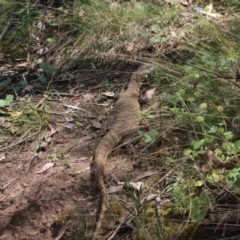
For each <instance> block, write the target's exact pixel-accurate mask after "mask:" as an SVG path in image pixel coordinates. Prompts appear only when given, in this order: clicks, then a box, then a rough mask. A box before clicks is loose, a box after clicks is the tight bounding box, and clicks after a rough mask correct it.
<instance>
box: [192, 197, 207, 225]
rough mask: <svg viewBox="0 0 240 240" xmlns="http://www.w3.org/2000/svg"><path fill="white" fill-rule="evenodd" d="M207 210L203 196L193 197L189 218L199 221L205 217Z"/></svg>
mask: <svg viewBox="0 0 240 240" xmlns="http://www.w3.org/2000/svg"><path fill="white" fill-rule="evenodd" d="M207 210H208V205H207V201H206V200H205V199H203V198H198V197H196V198H194V199H193V200H192V205H191V219H192V221H193V222H199V221H201V220H203V219H204V218H205V217H206V214H207Z"/></svg>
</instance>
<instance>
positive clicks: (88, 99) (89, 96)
mask: <svg viewBox="0 0 240 240" xmlns="http://www.w3.org/2000/svg"><path fill="white" fill-rule="evenodd" d="M94 97H95V95H94V94H92V93H87V94H84V95H83V102H84V103H86V102H88V101H90V100H92V99H93V98H94Z"/></svg>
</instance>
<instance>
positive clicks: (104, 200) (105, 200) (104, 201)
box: [92, 175, 108, 240]
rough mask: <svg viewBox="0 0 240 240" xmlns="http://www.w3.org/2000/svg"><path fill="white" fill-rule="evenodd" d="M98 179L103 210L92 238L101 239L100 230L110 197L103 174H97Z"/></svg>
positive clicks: (94, 239) (93, 239)
mask: <svg viewBox="0 0 240 240" xmlns="http://www.w3.org/2000/svg"><path fill="white" fill-rule="evenodd" d="M97 181H98V185H99V186H98V187H99V189H100V190H101V196H102V201H101V210H100V213H99V217H98V221H97V224H96V227H95V231H94V234H93V237H92V240H96V239H99V232H100V230H101V227H102V222H103V220H104V216H105V213H106V211H107V203H108V197H107V190H106V187H105V185H104V182H103V175H98V176H97Z"/></svg>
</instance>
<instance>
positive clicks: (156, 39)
mask: <svg viewBox="0 0 240 240" xmlns="http://www.w3.org/2000/svg"><path fill="white" fill-rule="evenodd" d="M160 41H161V35H160V34H154V36H153V37H151V38H150V39H149V42H150V43H159V42H160Z"/></svg>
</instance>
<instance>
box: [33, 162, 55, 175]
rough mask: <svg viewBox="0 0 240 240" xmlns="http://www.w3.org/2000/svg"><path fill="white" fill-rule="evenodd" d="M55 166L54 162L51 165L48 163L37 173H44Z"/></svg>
mask: <svg viewBox="0 0 240 240" xmlns="http://www.w3.org/2000/svg"><path fill="white" fill-rule="evenodd" d="M53 166H54V163H53V162H50V163H46V164H45V165H44V166H43V167H42V168H41V169H40V170H39V171H37V172H36V173H37V174H39V173H43V172H45V171H47V170H48V169H49V168H51V167H53Z"/></svg>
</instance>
